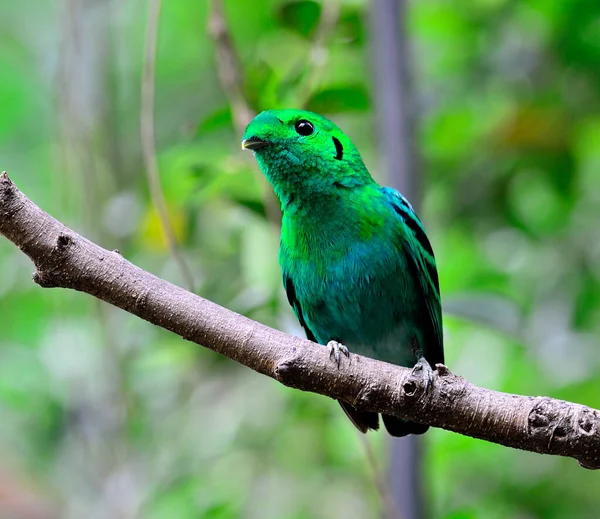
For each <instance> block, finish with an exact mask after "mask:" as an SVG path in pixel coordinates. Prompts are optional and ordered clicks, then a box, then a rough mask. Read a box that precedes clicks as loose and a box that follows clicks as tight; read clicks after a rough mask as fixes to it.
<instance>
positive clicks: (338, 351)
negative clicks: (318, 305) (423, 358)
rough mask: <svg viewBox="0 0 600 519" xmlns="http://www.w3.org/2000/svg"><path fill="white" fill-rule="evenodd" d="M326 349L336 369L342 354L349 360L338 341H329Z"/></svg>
mask: <svg viewBox="0 0 600 519" xmlns="http://www.w3.org/2000/svg"><path fill="white" fill-rule="evenodd" d="M327 348H328V349H329V358H331V357H333V358H334V360H335V362H336V363H337V366H338V368H339V367H340V362H341V361H342V354H344V355H345V356H346V357H348V358H350V351H349V350H348V348H346V346H344V345H343V344H342V343H339V342H338V341H329V342H328V343H327ZM430 369H431V368H430Z"/></svg>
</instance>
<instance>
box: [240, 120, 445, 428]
mask: <svg viewBox="0 0 600 519" xmlns="http://www.w3.org/2000/svg"><path fill="white" fill-rule="evenodd" d="M242 145H243V147H244V148H247V149H252V150H253V151H254V152H255V156H256V159H257V161H258V164H259V166H260V168H261V170H262V171H263V173H264V175H265V176H266V177H267V179H268V181H269V182H270V183H271V185H272V186H273V189H274V191H275V194H276V195H277V198H278V199H279V201H280V203H281V209H282V212H283V219H282V230H281V246H280V253H279V261H280V264H281V268H282V273H283V283H284V286H285V289H286V292H287V295H288V300H289V302H290V304H291V305H292V307H293V309H294V312H295V313H296V316H297V317H298V320H299V321H300V324H301V325H302V327H303V328H304V330H305V331H306V334H307V336H308V338H309V339H311V340H313V341H316V342H319V343H321V344H324V345H326V344H328V343H329V342H330V341H336V342H337V343H342V344H344V345H346V346H347V347H348V348H349V349H350V351H352V352H354V353H359V354H361V355H366V356H368V357H372V358H375V359H379V360H383V361H386V362H391V363H394V364H399V365H402V366H413V365H415V363H418V366H419V368H420V369H426V370H430V369H431V368H430V367H429V364H433V365H435V364H436V363H442V362H443V361H444V354H443V340H442V314H441V303H440V293H439V285H438V276H437V270H436V264H435V259H434V256H433V251H432V249H431V245H430V243H429V240H428V239H427V235H426V234H425V230H424V229H423V226H422V224H421V222H420V221H419V219H418V218H417V216H416V214H415V213H414V211H413V210H412V207H411V206H410V204H409V203H408V202H407V201H406V199H405V198H404V197H403V196H402V195H401V194H400V193H399V192H397V191H395V190H393V189H391V188H387V187H383V188H382V187H381V186H379V185H378V184H377V183H376V182H375V181H374V180H373V179H372V178H371V175H370V174H369V172H368V171H367V169H366V167H365V165H364V163H363V160H362V158H361V156H360V154H359V153H358V151H357V150H356V148H355V147H354V145H353V144H352V142H351V141H350V139H349V138H348V137H347V136H346V135H345V134H344V133H343V132H342V131H341V130H340V129H339V128H338V127H337V126H336V125H335V124H333V123H332V122H331V121H329V120H328V119H325V118H324V117H322V116H320V115H317V114H314V113H311V112H306V111H301V110H269V111H266V112H262V113H261V114H259V115H258V116H257V117H256V118H255V119H254V120H253V121H252V122H251V123H250V124H249V125H248V128H247V129H246V132H245V134H244V140H243V143H242ZM333 346H335V351H334V352H335V353H336V355H339V348H338V347H337V346H336V345H335V344H334V345H333ZM426 361H427V362H426ZM428 363H429V364H428ZM340 404H341V405H342V407H343V408H344V411H346V413H347V414H348V416H349V417H350V419H351V420H352V422H353V423H354V424H355V425H356V426H357V427H358V428H359V429H360V430H361V431H363V432H366V431H367V430H368V429H377V428H378V425H379V422H378V416H377V414H376V413H368V412H361V411H358V410H356V409H355V408H354V407H352V406H351V405H350V404H348V403H345V402H340ZM383 419H384V423H385V425H386V428H387V429H388V431H389V432H390V434H392V435H394V436H404V435H406V434H410V433H415V434H418V433H422V432H425V431H426V430H427V426H425V425H421V424H417V423H412V422H406V421H404V420H401V419H399V418H395V417H391V416H384V417H383Z"/></svg>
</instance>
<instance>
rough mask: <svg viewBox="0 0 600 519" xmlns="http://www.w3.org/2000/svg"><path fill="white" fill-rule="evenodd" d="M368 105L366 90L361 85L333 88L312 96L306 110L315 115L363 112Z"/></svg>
mask: <svg viewBox="0 0 600 519" xmlns="http://www.w3.org/2000/svg"><path fill="white" fill-rule="evenodd" d="M369 105H370V102H369V96H368V94H367V91H366V89H365V88H364V87H363V86H361V85H350V86H344V87H333V88H329V89H326V90H321V91H320V92H317V93H316V94H314V95H313V96H312V97H311V98H310V99H309V100H308V103H307V108H308V110H311V111H313V112H317V113H328V114H332V113H339V112H346V111H361V112H362V111H365V110H368V108H369Z"/></svg>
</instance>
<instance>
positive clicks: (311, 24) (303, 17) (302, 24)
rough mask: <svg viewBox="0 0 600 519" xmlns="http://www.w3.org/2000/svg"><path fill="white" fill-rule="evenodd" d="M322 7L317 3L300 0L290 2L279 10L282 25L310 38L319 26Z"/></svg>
mask: <svg viewBox="0 0 600 519" xmlns="http://www.w3.org/2000/svg"><path fill="white" fill-rule="evenodd" d="M320 16H321V6H320V5H319V4H318V3H317V2H312V1H309V0H300V1H296V2H288V3H287V4H284V5H283V6H281V8H280V10H279V20H280V22H281V25H283V26H284V27H286V28H288V29H291V30H293V31H295V32H297V33H298V34H300V35H301V36H304V37H305V38H310V37H311V36H312V35H313V33H314V31H315V30H316V28H317V25H318V24H319V17H320Z"/></svg>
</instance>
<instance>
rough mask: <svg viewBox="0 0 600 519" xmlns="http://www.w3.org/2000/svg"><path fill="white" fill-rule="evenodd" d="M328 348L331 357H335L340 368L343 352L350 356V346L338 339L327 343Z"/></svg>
mask: <svg viewBox="0 0 600 519" xmlns="http://www.w3.org/2000/svg"><path fill="white" fill-rule="evenodd" d="M327 348H328V349H329V358H331V357H333V358H334V360H335V362H336V364H337V366H338V368H339V367H340V362H341V361H342V354H344V355H345V356H346V357H348V358H350V351H349V350H348V348H346V346H344V345H343V344H342V343H339V342H338V341H329V342H328V343H327Z"/></svg>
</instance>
